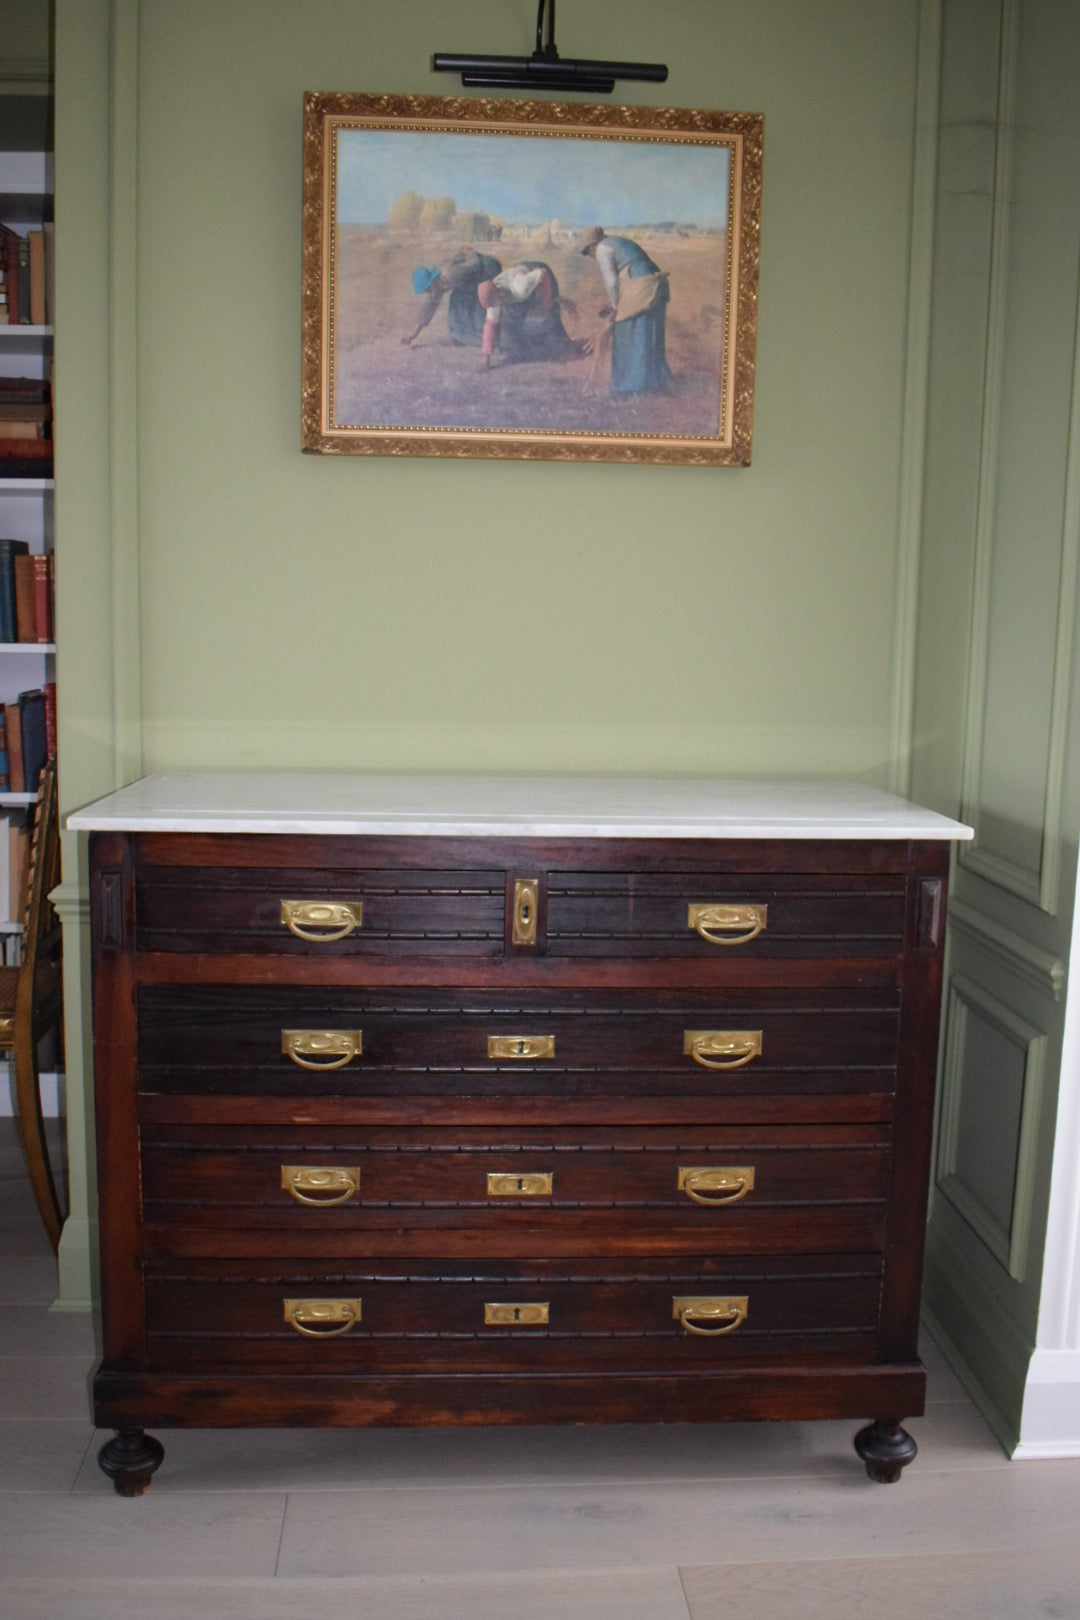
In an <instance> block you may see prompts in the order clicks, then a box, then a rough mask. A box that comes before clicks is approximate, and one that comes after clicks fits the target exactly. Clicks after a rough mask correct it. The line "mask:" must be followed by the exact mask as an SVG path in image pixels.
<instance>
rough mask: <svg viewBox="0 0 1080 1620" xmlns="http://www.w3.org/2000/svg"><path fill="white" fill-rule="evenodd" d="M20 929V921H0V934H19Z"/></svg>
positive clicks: (21, 927)
mask: <svg viewBox="0 0 1080 1620" xmlns="http://www.w3.org/2000/svg"><path fill="white" fill-rule="evenodd" d="M22 931H23V925H22V923H18V922H0V934H21V933H22Z"/></svg>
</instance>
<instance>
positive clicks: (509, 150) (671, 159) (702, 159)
mask: <svg viewBox="0 0 1080 1620" xmlns="http://www.w3.org/2000/svg"><path fill="white" fill-rule="evenodd" d="M337 139H338V152H337V218H338V223H339V224H341V225H382V224H385V223H386V219H387V216H388V214H389V211H390V209H391V207H392V206H393V204H394V203H395V202H396V201H397V199H398V198H399V197H400V196H401V195H402V193H403V192H405V191H415V192H417V193H418V194H419V195H420V196H422V197H453V199H454V201H455V203H456V204H457V207H458V210H459V212H462V213H471V212H473V211H476V212H479V213H486V214H493V215H495V216H496V217H498V218H500V219H503V220H506V221H508V222H521V223H523V224H539V223H543V222H544V221H547V220H552V219H560V220H562V222H563V223H564V224H565V225H569V226H583V225H594V224H598V225H631V224H659V223H661V222H664V221H673V222H675V223H676V224H682V225H697V226H699V227H704V228H705V229H713V230H722V229H723V227H724V225H725V222H726V220H727V206H728V176H729V173H730V155H729V151H728V148H727V147H726V146H722V145H715V146H692V145H690V144H688V143H684V142H681V141H663V142H648V143H646V142H644V141H632V140H626V139H625V138H623V139H620V140H617V141H603V140H596V139H594V138H590V139H587V140H583V139H580V138H574V137H566V136H553V137H547V136H535V135H499V136H493V135H490V134H484V135H480V136H477V135H470V134H466V133H461V134H453V135H443V134H429V133H427V132H424V133H405V132H399V131H396V130H377V129H340V130H339V131H338V133H337Z"/></svg>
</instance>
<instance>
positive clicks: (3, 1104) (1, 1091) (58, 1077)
mask: <svg viewBox="0 0 1080 1620" xmlns="http://www.w3.org/2000/svg"><path fill="white" fill-rule="evenodd" d="M5 1070H6V1071H7V1073H4V1071H5ZM10 1072H11V1065H10V1063H0V1119H11V1118H13V1117H14V1114H15V1104H14V1102H13V1100H12V1096H11V1084H10ZM65 1100H66V1099H65V1095H64V1076H63V1075H62V1074H43V1075H42V1076H41V1112H42V1113H43V1114H44V1115H45V1118H46V1119H59V1118H60V1117H61V1116H62V1115H63V1114H64V1113H66V1111H67V1110H66V1107H65Z"/></svg>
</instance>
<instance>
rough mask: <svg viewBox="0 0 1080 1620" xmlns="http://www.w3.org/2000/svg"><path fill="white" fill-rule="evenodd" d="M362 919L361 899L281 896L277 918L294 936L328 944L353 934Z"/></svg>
mask: <svg viewBox="0 0 1080 1620" xmlns="http://www.w3.org/2000/svg"><path fill="white" fill-rule="evenodd" d="M363 920H364V903H363V901H362V900H283V901H282V902H281V921H282V922H283V923H284V925H285V927H286V928H287V929H288V930H289V932H290V934H295V935H296V937H297V939H306V940H310V941H311V942H312V943H313V944H315V945H328V944H331V943H332V942H333V941H334V940H335V939H346V938H347V937H348V935H349V934H355V932H356V930H357V929H358V928H359V927H360V926H361V924H362V923H363Z"/></svg>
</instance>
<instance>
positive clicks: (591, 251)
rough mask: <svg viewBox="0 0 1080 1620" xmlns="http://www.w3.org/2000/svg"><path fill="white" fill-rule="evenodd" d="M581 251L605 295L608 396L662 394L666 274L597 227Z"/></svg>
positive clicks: (665, 382) (623, 239) (666, 378)
mask: <svg viewBox="0 0 1080 1620" xmlns="http://www.w3.org/2000/svg"><path fill="white" fill-rule="evenodd" d="M581 251H582V253H586V254H588V256H589V257H590V258H592V259H595V260H596V267H597V269H598V270H599V271H600V274H601V276H602V278H603V282H604V290H605V292H606V293H607V298H608V301H607V304H606V306H605V307H604V308H603V309H602V310H601V311H600V313H601V315H602V316H604V317H605V319H606V320H607V322H608V327H607V329H606V331H605V346H606V345H607V343H608V342H610V347H611V392H612V393H613V394H662V393H666V392H667V389H668V386H669V384H670V382H671V372H670V371H669V370H668V363H667V354H666V351H665V346H664V329H665V322H666V320H667V306H668V296H669V294H668V278H667V274H666V272H665V271H663V270H661V269H659V268H658V266H657V265H655V264H654V263H653V261H652V260H651V259H650V258H649V255H648V254H647V253H646V252H645V249H644V248H642V247H639V246H638V244H637V243H636V242H632V241H631V240H630V238H629V237H628V236H606V235H605V234H604V232H603V231H602V230H601V229H600V227H599V225H596V226H594V227H593V228H592V230H589V231H586V233H585V236H584V238H583V241H582V247H581Z"/></svg>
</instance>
